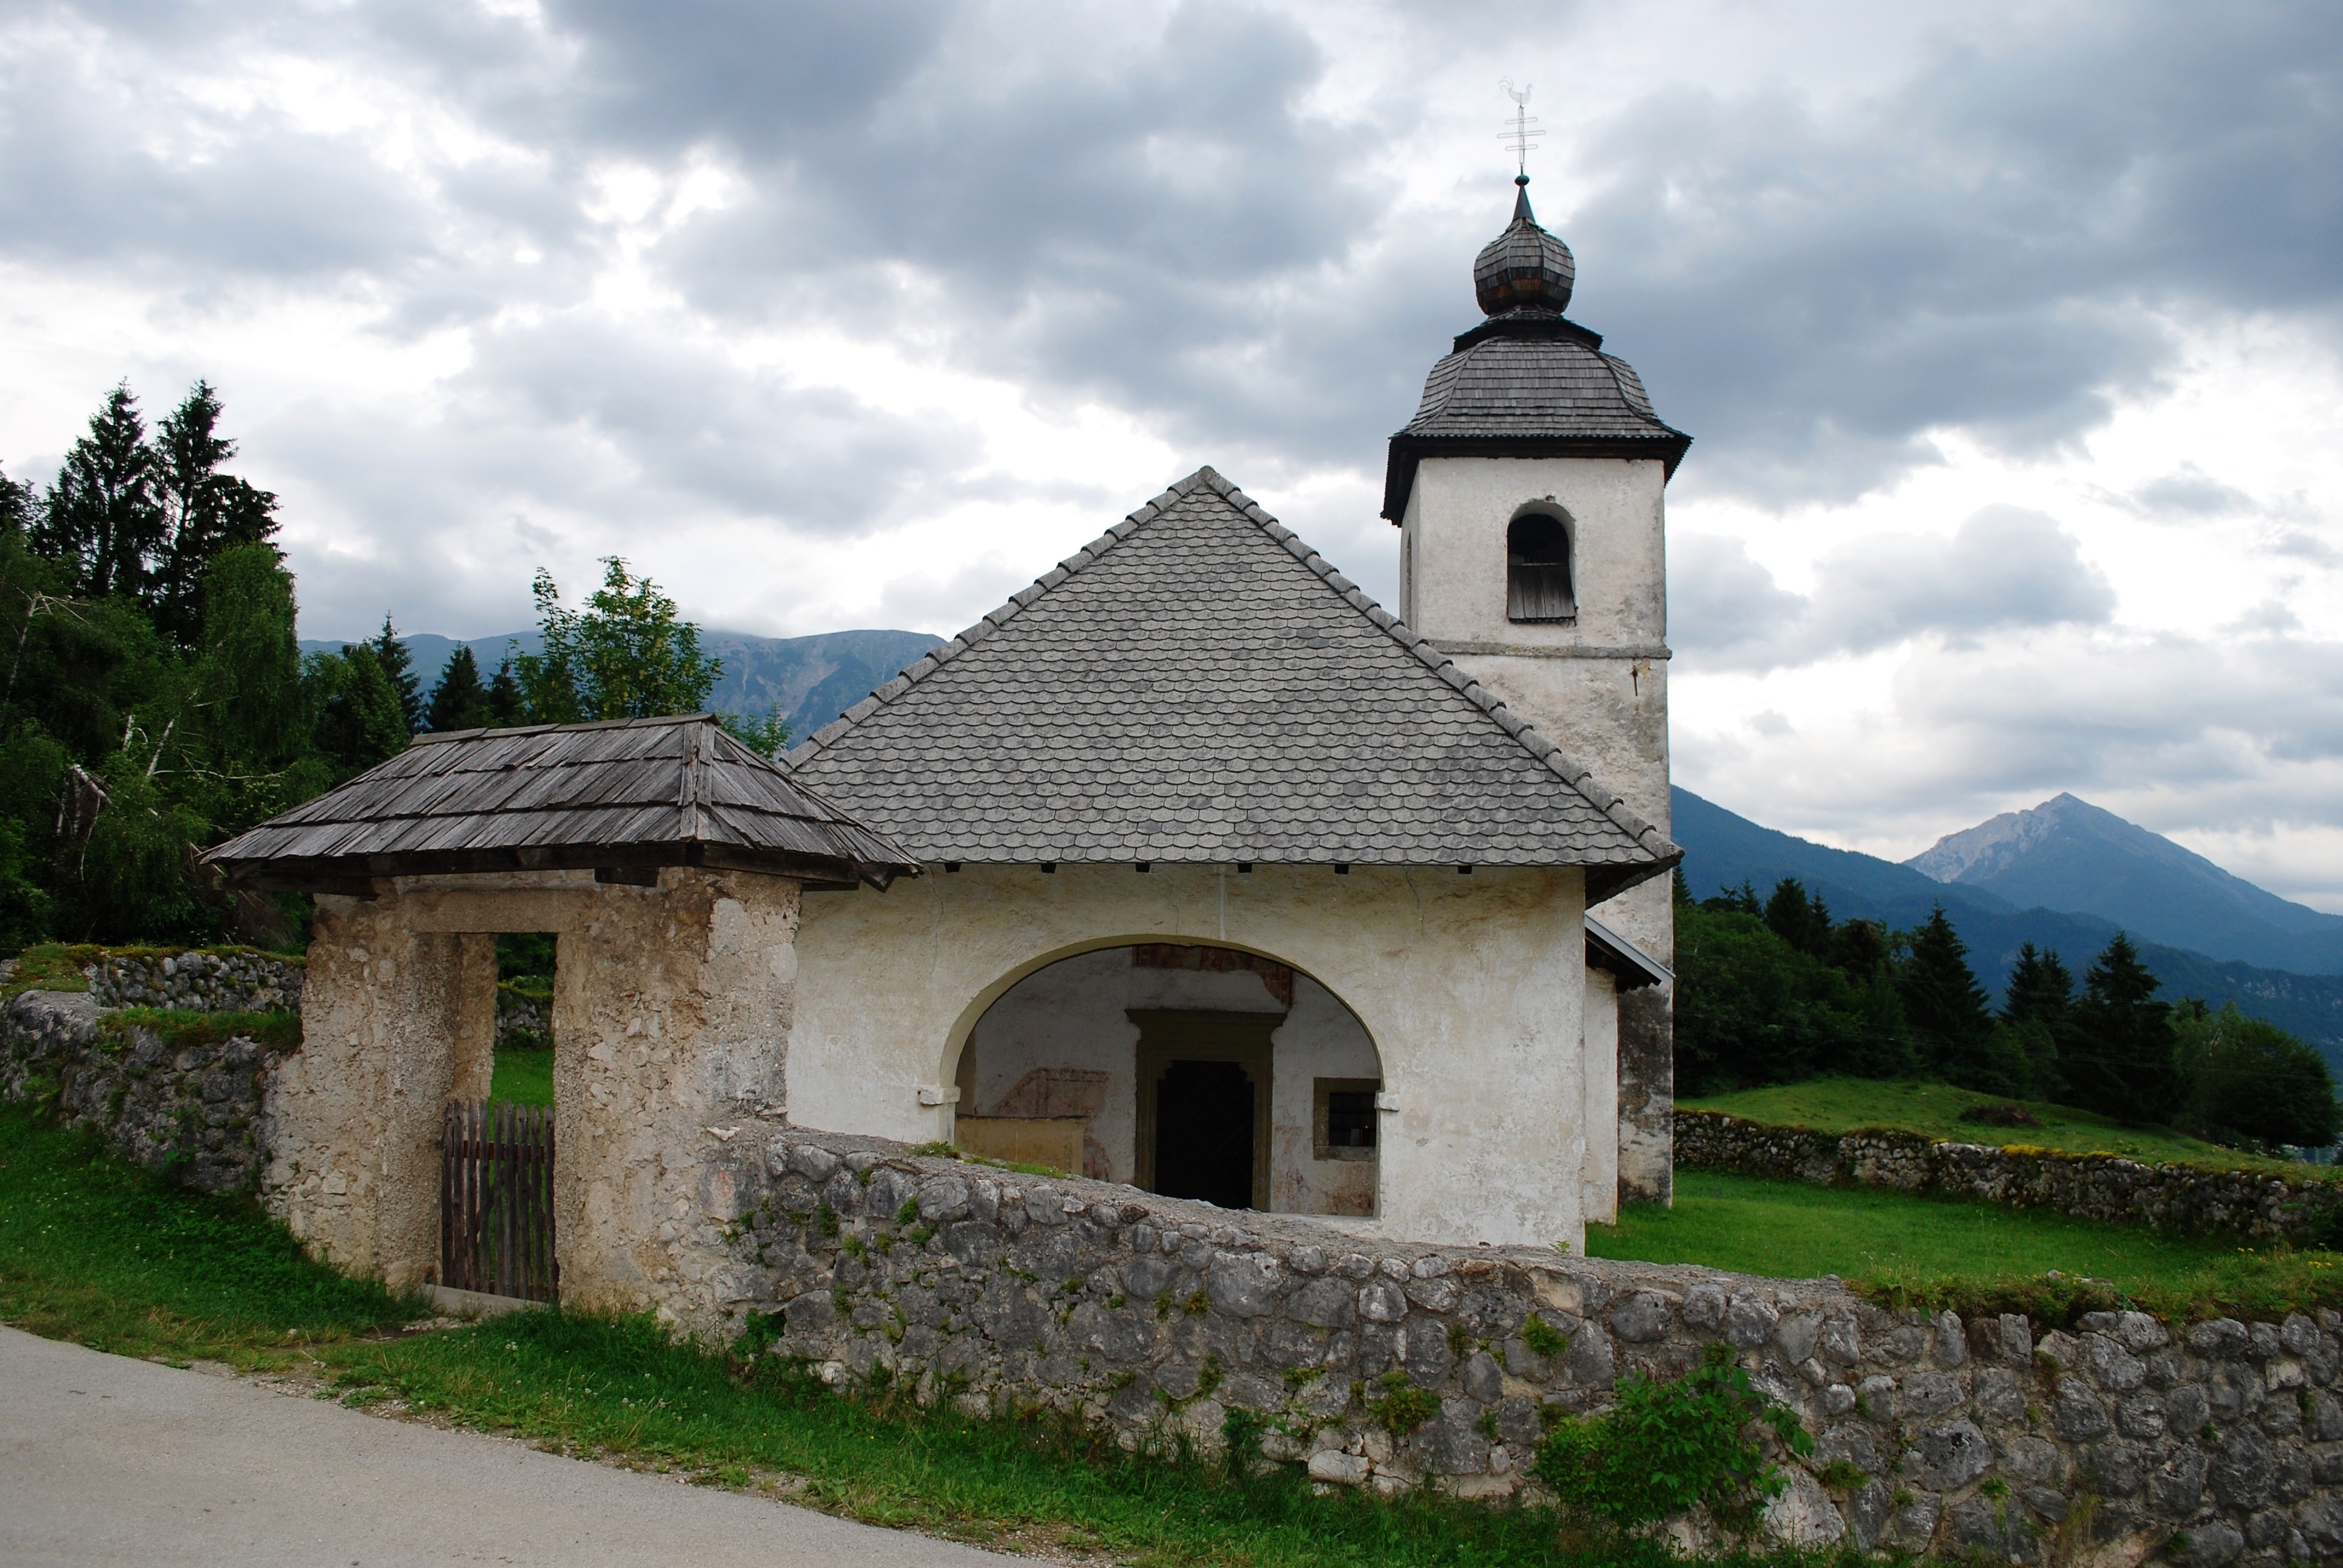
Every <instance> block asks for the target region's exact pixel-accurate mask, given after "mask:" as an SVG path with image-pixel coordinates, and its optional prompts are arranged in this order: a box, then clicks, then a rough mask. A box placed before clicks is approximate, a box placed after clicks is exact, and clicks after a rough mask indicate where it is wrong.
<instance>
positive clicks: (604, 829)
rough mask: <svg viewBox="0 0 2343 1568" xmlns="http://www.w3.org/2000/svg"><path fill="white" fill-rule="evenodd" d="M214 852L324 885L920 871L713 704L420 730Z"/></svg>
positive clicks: (285, 886)
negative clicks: (443, 877) (574, 875)
mask: <svg viewBox="0 0 2343 1568" xmlns="http://www.w3.org/2000/svg"><path fill="white" fill-rule="evenodd" d="M204 859H206V861H207V862H209V863H210V864H212V865H215V866H217V867H219V868H221V869H223V870H225V871H226V873H227V874H228V876H229V877H230V878H231V879H234V880H236V881H238V882H241V883H243V884H246V885H247V886H253V887H260V888H273V889H278V890H311V891H337V890H361V889H363V887H364V886H365V885H366V884H367V883H368V882H369V881H370V879H373V878H377V877H401V876H427V875H434V874H444V873H461V872H481V871H510V870H578V869H594V870H597V871H600V872H605V873H613V874H611V875H608V876H606V878H605V879H606V880H621V881H633V880H640V879H644V878H645V877H646V876H648V874H649V873H650V872H653V871H655V870H656V869H657V868H659V867H660V866H708V867H715V868H723V869H735V870H745V871H767V872H772V873H776V874H779V875H784V876H793V877H800V878H804V879H809V880H816V881H830V882H852V881H856V880H862V881H870V882H873V883H876V884H878V885H879V886H880V887H884V886H885V885H886V884H887V882H888V881H889V880H890V879H892V878H894V877H895V876H897V875H899V874H900V873H904V872H916V871H917V869H918V866H917V863H916V862H915V861H913V859H911V857H910V855H909V854H908V853H906V852H905V851H904V850H903V849H902V848H901V847H900V846H899V845H897V844H896V843H894V842H893V841H892V840H891V839H888V838H886V837H885V836H883V835H881V834H878V833H874V832H872V831H870V829H867V828H864V827H863V826H862V825H861V824H860V823H859V822H857V821H855V820H854V819H852V818H850V817H849V816H847V815H846V814H845V813H844V812H842V811H840V810H839V809H836V808H835V807H833V806H831V805H830V804H829V803H828V802H826V801H824V800H822V799H820V797H818V796H816V795H815V794H813V793H812V792H811V791H810V790H809V789H807V788H806V787H805V786H804V785H802V784H800V783H799V782H797V781H795V780H793V779H790V778H789V775H788V774H786V773H784V772H783V771H782V770H781V769H779V768H777V767H775V766H774V765H773V764H772V763H771V762H770V761H769V760H767V759H765V758H762V757H759V755H757V753H755V752H754V751H751V750H750V749H749V748H748V747H746V746H743V745H741V744H740V742H739V741H738V740H735V739H732V737H730V736H729V735H727V734H726V733H724V729H723V727H722V726H721V725H719V723H718V722H717V720H716V719H714V718H713V717H712V716H711V715H709V714H705V713H695V714H688V715H682V716H679V717H676V718H669V719H618V720H614V721H612V722H609V723H605V724H560V725H536V726H532V727H529V728H527V729H465V730H458V731H454V732H452V733H449V734H445V735H418V736H417V737H416V738H415V743H414V744H413V745H412V746H410V747H408V748H407V749H406V750H405V751H402V752H400V753H399V754H398V755H397V756H396V757H394V758H392V759H390V760H389V761H387V762H385V763H383V764H382V765H381V766H380V767H378V768H376V769H372V770H370V771H368V772H366V773H363V774H360V775H359V776H358V777H357V778H356V779H351V780H350V781H349V782H348V783H347V784H344V785H342V786H341V787H340V788H338V789H331V790H328V791H327V793H325V794H323V795H320V796H319V797H317V799H314V800H311V801H309V802H307V804H305V805H301V806H297V807H295V808H294V809H292V810H290V811H287V812H285V813H284V814H283V815H281V816H277V817H272V818H270V819H268V820H267V821H266V822H263V823H262V824H261V825H260V826H258V827H257V828H255V829H251V830H250V831H249V832H246V833H242V834H239V835H238V836H236V838H234V839H229V840H228V841H227V842H226V843H225V844H222V845H221V846H220V847H219V848H218V849H214V850H213V851H212V852H211V853H210V854H208V855H206V856H205V857H204Z"/></svg>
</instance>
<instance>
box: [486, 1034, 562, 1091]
mask: <svg viewBox="0 0 2343 1568" xmlns="http://www.w3.org/2000/svg"><path fill="white" fill-rule="evenodd" d="M488 1097H489V1098H490V1099H492V1100H509V1101H512V1102H513V1103H515V1104H516V1105H550V1104H552V1103H553V1052H552V1051H551V1050H508V1049H505V1048H501V1047H500V1048H498V1051H497V1064H496V1070H495V1071H494V1073H493V1075H492V1076H491V1077H490V1079H489V1081H488Z"/></svg>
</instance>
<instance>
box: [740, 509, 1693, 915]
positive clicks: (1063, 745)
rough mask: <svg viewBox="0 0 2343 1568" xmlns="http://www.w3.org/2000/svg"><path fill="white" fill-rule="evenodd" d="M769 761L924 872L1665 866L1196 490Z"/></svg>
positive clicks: (1614, 877)
mask: <svg viewBox="0 0 2343 1568" xmlns="http://www.w3.org/2000/svg"><path fill="white" fill-rule="evenodd" d="M782 760H783V762H784V763H785V764H786V765H787V766H788V767H789V769H790V772H791V776H792V777H794V778H796V779H801V780H804V781H805V782H807V783H809V784H810V785H812V786H813V787H814V788H816V789H819V790H820V791H821V793H822V794H823V795H824V796H825V797H826V798H827V799H830V800H833V801H835V802H837V803H838V804H839V805H840V806H841V807H842V808H844V809H847V810H850V811H851V812H853V813H854V814H855V815H856V817H858V818H859V819H861V820H863V821H865V822H868V823H870V825H871V826H872V827H873V828H876V829H879V830H880V831H881V832H883V833H886V834H889V835H890V836H891V837H893V838H894V839H898V840H899V841H900V842H901V843H902V844H903V845H905V846H906V847H907V848H909V849H910V850H911V851H912V852H913V853H914V854H916V855H917V856H918V857H919V859H921V860H922V861H928V862H933V861H939V860H946V861H970V862H1008V863H1020V862H1021V863H1034V862H1060V861H1063V862H1077V861H1108V862H1134V861H1150V862H1151V861H1164V862H1175V861H1204V862H1220V863H1226V862H1230V861H1238V862H1246V861H1262V862H1272V861H1288V862H1308V863H1318V864H1328V863H1332V864H1349V863H1353V862H1358V863H1362V864H1367V863H1380V864H1385V865H1443V866H1445V865H1509V866H1584V867H1585V868H1586V869H1587V879H1588V896H1589V898H1590V899H1600V898H1604V897H1607V896H1609V895H1610V894H1611V893H1613V892H1615V891H1617V890H1620V889H1621V888H1624V887H1627V886H1630V885H1632V884H1634V883H1635V882H1639V881H1642V880H1643V879H1645V878H1647V877H1650V876H1653V875H1654V874H1656V873H1657V872H1659V871H1662V870H1664V869H1666V868H1668V867H1670V866H1672V865H1674V863H1675V862H1676V860H1677V859H1680V858H1681V851H1679V850H1678V849H1676V848H1675V847H1674V845H1672V844H1670V843H1669V842H1668V841H1667V839H1666V838H1665V836H1664V835H1663V834H1662V833H1661V832H1660V831H1659V830H1658V829H1655V828H1654V827H1652V826H1651V825H1650V824H1649V823H1646V822H1644V820H1643V819H1641V818H1639V817H1637V816H1636V815H1635V814H1634V812H1633V811H1631V810H1629V809H1627V808H1626V806H1625V805H1624V804H1623V803H1621V802H1620V801H1619V800H1618V799H1617V798H1616V797H1614V795H1613V794H1612V793H1611V792H1610V791H1609V790H1607V789H1604V788H1603V787H1602V786H1601V785H1600V784H1598V783H1596V782H1595V781H1594V779H1593V778H1591V777H1590V776H1589V775H1588V774H1587V773H1586V771H1585V769H1582V768H1580V767H1578V766H1577V765H1575V764H1574V763H1573V762H1572V761H1570V760H1569V759H1567V758H1565V757H1564V756H1563V755H1561V753H1560V752H1558V751H1557V750H1556V749H1554V745H1553V743H1552V742H1550V741H1548V740H1546V739H1544V738H1542V737H1541V736H1539V735H1538V734H1537V733H1536V732H1535V731H1534V730H1532V729H1529V728H1528V727H1527V726H1525V725H1523V723H1522V721H1521V720H1520V719H1518V718H1517V717H1515V716H1514V715H1513V713H1512V712H1510V711H1508V710H1507V709H1506V708H1505V707H1504V705H1503V704H1502V703H1501V702H1499V701H1498V700H1497V699H1495V698H1494V697H1493V696H1492V695H1490V694H1489V693H1488V692H1487V691H1485V690H1483V689H1482V688H1481V687H1480V686H1479V685H1478V684H1477V683H1475V682H1473V680H1471V679H1470V678H1467V677H1466V676H1465V675H1463V673H1462V672H1461V671H1459V670H1458V669H1457V668H1456V667H1455V665H1454V664H1453V663H1452V662H1451V661H1450V660H1449V659H1448V658H1447V657H1446V656H1445V655H1443V654H1441V653H1440V652H1438V651H1437V650H1435V649H1434V648H1433V647H1432V645H1431V644H1430V643H1428V642H1426V641H1425V640H1424V639H1423V638H1420V637H1418V636H1416V635H1415V634H1414V633H1413V632H1412V631H1410V630H1409V629H1408V628H1406V627H1405V626H1403V625H1402V624H1400V623H1399V622H1398V621H1397V620H1396V619H1395V618H1393V616H1392V615H1391V614H1390V613H1389V612H1388V611H1385V610H1383V609H1382V608H1379V607H1378V606H1377V605H1376V604H1375V603H1374V602H1373V600H1371V599H1370V598H1367V596H1366V595H1364V594H1363V593H1362V592H1360V591H1359V589H1358V588H1357V587H1355V586H1354V585H1353V583H1352V582H1351V581H1350V580H1349V579H1348V578H1344V577H1343V576H1342V574H1341V573H1339V572H1337V571H1335V570H1334V568H1332V566H1331V565H1330V564H1328V563H1327V562H1326V561H1325V560H1324V559H1323V558H1322V557H1320V556H1318V555H1317V554H1316V553H1315V552H1314V551H1312V549H1311V548H1309V547H1308V546H1307V545H1305V544H1303V543H1302V541H1301V540H1300V539H1298V538H1295V537H1294V536H1293V534H1292V531H1290V530H1289V529H1287V528H1284V527H1282V525H1280V524H1279V523H1278V522H1277V520H1276V519H1275V518H1272V517H1270V516H1269V514H1268V513H1266V512H1264V511H1262V509H1261V508H1259V507H1257V506H1255V505H1254V504H1253V503H1252V501H1251V500H1249V499H1248V498H1246V497H1245V495H1244V494H1243V492H1242V491H1240V490H1238V489H1237V488H1236V487H1234V486H1232V485H1231V484H1230V483H1229V482H1228V481H1227V480H1226V479H1223V478H1222V477H1220V476H1219V475H1218V474H1216V473H1214V472H1213V471H1212V469H1210V468H1203V469H1200V470H1198V471H1197V472H1196V473H1195V474H1193V475H1192V476H1191V477H1188V478H1185V479H1182V480H1181V481H1180V482H1179V483H1178V484H1176V485H1174V486H1172V487H1171V488H1170V489H1169V490H1166V491H1165V492H1164V493H1163V494H1162V495H1161V496H1159V497H1157V498H1155V499H1154V500H1152V501H1151V502H1149V503H1148V504H1147V505H1146V506H1144V507H1141V508H1140V509H1139V510H1138V511H1136V512H1133V513H1132V514H1131V516H1130V517H1129V518H1125V519H1124V520H1123V521H1122V522H1121V523H1119V524H1117V525H1116V526H1115V527H1114V528H1112V529H1111V530H1109V531H1108V532H1107V533H1106V534H1104V535H1102V536H1101V537H1100V538H1098V539H1097V540H1095V541H1094V542H1092V543H1091V544H1090V545H1088V546H1087V547H1085V548H1082V549H1081V550H1078V551H1076V552H1075V553H1074V554H1073V555H1072V556H1071V557H1069V558H1067V559H1066V560H1065V561H1064V562H1062V563H1061V565H1060V566H1059V567H1058V568H1057V569H1056V570H1054V571H1051V573H1049V575H1047V576H1046V577H1043V578H1041V579H1040V580H1039V581H1037V582H1036V583H1034V585H1033V586H1032V587H1031V588H1027V589H1025V590H1024V591H1023V592H1021V593H1020V594H1018V595H1017V596H1016V597H1015V598H1011V600H1010V601H1009V602H1008V603H1007V604H1005V605H1003V606H1002V607H1001V608H999V609H997V610H995V611H993V612H992V613H991V614H990V615H989V616H986V617H985V618H983V619H982V620H980V621H979V622H978V623H977V624H976V625H974V626H972V627H970V628H969V629H968V630H966V631H964V632H962V633H961V634H960V636H959V637H957V638H953V639H952V640H951V641H950V642H949V643H946V644H945V645H944V646H943V647H942V648H938V649H936V650H935V651H934V652H933V653H931V654H930V655H928V656H927V657H926V658H922V659H920V661H919V662H918V663H916V664H914V665H912V666H911V667H910V668H909V669H907V670H905V671H904V672H903V673H902V674H901V675H900V676H898V677H896V678H894V679H893V680H891V681H890V682H888V683H887V684H886V685H885V686H882V687H880V689H878V691H876V692H874V693H873V694H872V695H871V696H870V697H868V698H866V699H863V700H862V701H861V702H859V703H857V704H856V705H855V706H854V707H853V708H851V709H849V710H848V711H847V712H846V714H845V715H844V716H843V717H842V718H840V719H838V720H837V721H836V722H835V723H832V724H830V725H828V726H826V727H825V728H823V729H820V730H819V731H818V732H816V733H815V734H814V736H813V737H812V738H811V739H809V740H808V741H807V742H806V743H805V744H804V745H802V746H799V748H798V749H796V750H794V751H791V752H790V753H789V755H788V756H787V757H786V758H784V759H782Z"/></svg>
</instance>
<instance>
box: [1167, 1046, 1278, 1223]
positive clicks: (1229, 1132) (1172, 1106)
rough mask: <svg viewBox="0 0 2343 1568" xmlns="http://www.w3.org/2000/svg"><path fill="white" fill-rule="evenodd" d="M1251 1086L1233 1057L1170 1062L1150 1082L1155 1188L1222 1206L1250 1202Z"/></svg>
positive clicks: (1169, 1195)
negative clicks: (1153, 1088)
mask: <svg viewBox="0 0 2343 1568" xmlns="http://www.w3.org/2000/svg"><path fill="white" fill-rule="evenodd" d="M1252 1143H1253V1087H1252V1079H1251V1078H1249V1077H1248V1076H1247V1075H1246V1073H1245V1070H1244V1069H1243V1067H1242V1066H1241V1065H1239V1064H1238V1063H1236V1062H1233V1061H1177V1060H1175V1061H1173V1062H1172V1063H1171V1064H1170V1065H1169V1066H1168V1067H1166V1068H1165V1069H1164V1072H1163V1077H1162V1078H1161V1081H1158V1082H1157V1084H1156V1086H1155V1190H1156V1191H1158V1192H1161V1193H1162V1194H1163V1195H1164V1196H1165V1197H1167V1198H1202V1199H1203V1200H1204V1201H1206V1202H1210V1203H1218V1204H1219V1205H1220V1206H1221V1207H1222V1208H1223V1209H1250V1208H1252V1200H1253V1182H1252V1171H1253V1161H1254V1160H1255V1159H1256V1158H1257V1151H1255V1150H1254V1148H1253V1146H1252Z"/></svg>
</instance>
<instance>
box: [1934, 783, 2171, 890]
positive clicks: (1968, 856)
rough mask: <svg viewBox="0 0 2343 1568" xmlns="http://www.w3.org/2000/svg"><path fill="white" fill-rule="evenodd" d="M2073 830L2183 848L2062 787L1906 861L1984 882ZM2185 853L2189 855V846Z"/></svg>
mask: <svg viewBox="0 0 2343 1568" xmlns="http://www.w3.org/2000/svg"><path fill="white" fill-rule="evenodd" d="M2070 833H2082V834H2087V835H2090V836H2092V837H2099V838H2106V837H2121V836H2124V835H2127V834H2136V835H2137V836H2138V837H2139V838H2141V839H2154V840H2155V841H2156V842H2157V843H2159V844H2166V845H2167V846H2168V847H2169V848H2172V849H2179V848H2180V847H2179V846H2178V845H2177V844H2171V843H2170V841H2169V840H2168V839H2157V836H2156V835H2155V834H2153V833H2150V832H2149V831H2148V830H2147V829H2145V828H2138V827H2134V826H2133V825H2132V824H2131V823H2129V822H2127V821H2125V820H2124V819H2122V818H2120V817H2118V816H2117V815H2116V814H2115V813H2114V812H2112V811H2108V810H2105V809H2101V808H2099V807H2097V806H2094V805H2092V804H2091V803H2090V802H2089V801H2088V800H2086V799H2083V798H2082V797H2081V796H2079V795H2072V794H2067V793H2066V792H2064V791H2061V792H2060V793H2058V794H2056V795H2054V796H2052V797H2051V798H2050V799H2047V800H2045V801H2043V802H2042V804H2040V805H2039V806H2036V807H2034V808H2033V809H2030V810H2026V811H2004V812H2003V813H2002V814H2001V815H2000V816H1998V817H1992V818H1988V819H1986V820H1985V821H1982V822H1980V823H1978V824H1977V825H1976V827H1974V828H1964V829H1961V830H1960V831H1959V832H1957V833H1947V834H1946V835H1945V836H1944V837H1943V838H1941V839H1937V840H1936V843H1934V844H1933V845H1931V846H1929V847H1928V848H1927V849H1923V850H1922V851H1921V852H1920V853H1918V854H1916V855H1915V856H1913V857H1912V858H1911V859H1908V860H1906V861H1905V862H1904V864H1906V865H1907V866H1909V867H1911V868H1912V869H1914V870H1916V871H1917V872H1919V873H1920V874H1921V875H1923V876H1926V877H1931V878H1934V879H1936V880H1937V881H1939V882H1965V883H1975V882H1982V881H1985V880H1986V879H1988V878H1990V877H1993V876H1994V875H1996V873H1998V872H2001V871H2005V870H2007V869H2010V868H2011V867H2013V866H2016V865H2018V864H2019V863H2021V862H2023V861H2024V860H2025V859H2026V858H2027V857H2028V856H2029V855H2032V854H2034V853H2036V852H2037V851H2039V850H2040V849H2043V848H2044V847H2045V846H2046V845H2048V844H2050V843H2052V842H2053V841H2055V840H2056V839H2059V838H2061V837H2062V836H2064V835H2066V834H2070ZM2141 847H2142V848H2145V846H2141ZM2180 852H2181V853H2182V854H2187V850H2185V849H2182V850H2181V851H2180ZM2207 864H2208V865H2209V864H2210V862H2209V861H2208V862H2207Z"/></svg>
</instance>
